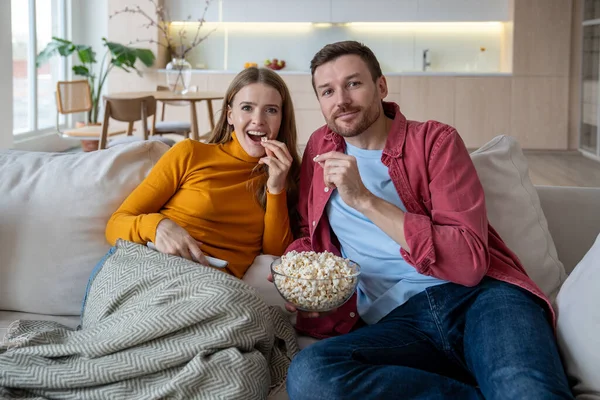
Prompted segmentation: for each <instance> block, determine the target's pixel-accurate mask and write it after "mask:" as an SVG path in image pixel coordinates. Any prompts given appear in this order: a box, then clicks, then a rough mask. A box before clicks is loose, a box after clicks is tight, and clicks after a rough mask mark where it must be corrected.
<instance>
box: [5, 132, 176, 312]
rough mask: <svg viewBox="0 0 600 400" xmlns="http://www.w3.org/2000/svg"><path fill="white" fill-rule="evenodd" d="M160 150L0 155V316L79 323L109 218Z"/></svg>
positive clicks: (132, 147) (140, 146)
mask: <svg viewBox="0 0 600 400" xmlns="http://www.w3.org/2000/svg"><path fill="white" fill-rule="evenodd" d="M167 150H168V146H166V145H165V144H163V143H160V142H157V141H145V142H139V143H132V144H128V145H123V146H117V147H114V148H112V149H108V150H102V151H94V152H90V153H36V152H24V151H11V150H8V151H2V152H0V176H1V177H2V179H0V193H2V196H0V255H1V257H0V310H11V311H22V312H30V313H38V314H54V315H79V312H80V309H81V301H82V299H83V294H84V291H85V288H86V283H87V279H88V277H89V275H90V272H91V271H92V269H93V268H94V266H95V264H96V263H97V262H98V261H99V260H100V259H101V258H102V256H103V255H104V254H105V253H106V252H107V251H108V249H109V247H110V246H109V244H108V243H107V242H106V239H105V237H104V230H105V227H106V223H107V221H108V219H109V217H110V216H111V214H112V213H113V212H114V211H115V210H116V209H117V207H118V206H119V205H120V204H121V203H122V202H123V200H124V199H125V197H126V196H127V195H129V193H131V191H132V190H133V189H134V188H135V187H136V186H137V185H138V184H139V183H140V182H141V181H142V180H143V179H144V177H145V176H146V174H147V173H148V172H149V170H150V168H151V167H152V166H153V165H154V164H155V163H156V161H157V160H158V158H159V157H160V156H161V155H162V154H163V153H164V152H165V151H167Z"/></svg>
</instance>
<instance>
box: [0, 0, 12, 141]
mask: <svg viewBox="0 0 600 400" xmlns="http://www.w3.org/2000/svg"><path fill="white" fill-rule="evenodd" d="M0 50H2V54H4V57H0V88H2V90H0V104H1V105H2V106H1V107H0V123H1V125H0V149H9V148H11V147H12V143H13V133H12V132H13V122H12V119H13V106H12V104H13V89H12V86H13V84H12V74H13V73H12V56H11V55H12V44H11V28H10V1H7V0H5V1H0Z"/></svg>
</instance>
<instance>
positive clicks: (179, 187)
mask: <svg viewBox="0 0 600 400" xmlns="http://www.w3.org/2000/svg"><path fill="white" fill-rule="evenodd" d="M257 162H258V158H254V157H251V156H249V155H248V154H247V153H246V152H245V151H244V149H243V148H242V146H241V145H240V143H239V142H238V140H237V138H236V137H235V134H233V139H232V140H231V141H229V142H228V143H226V144H219V145H216V144H205V143H201V142H196V141H192V140H189V139H187V140H183V141H181V142H179V143H177V144H176V145H175V146H173V147H172V148H171V149H170V150H169V151H168V152H167V153H165V154H164V155H163V156H162V157H161V158H160V160H159V161H158V162H157V164H156V165H155V166H154V167H153V168H152V170H151V171H150V173H149V174H148V176H147V177H146V179H144V181H143V182H142V183H141V184H140V185H139V186H138V187H137V188H136V189H135V190H134V191H133V192H132V193H131V194H130V195H129V197H127V199H126V200H125V201H124V202H123V204H122V205H121V206H120V207H119V209H118V210H117V211H116V212H115V213H114V214H113V215H112V217H111V218H110V220H109V221H108V225H107V226H106V238H107V240H108V241H109V242H110V243H111V244H113V245H114V244H115V242H116V241H117V239H119V238H121V239H125V240H129V241H131V242H135V243H140V244H146V243H147V242H150V241H151V242H153V241H154V239H155V236H156V227H157V226H158V223H159V222H160V221H162V220H163V219H165V218H169V219H170V220H172V221H174V222H176V223H177V224H178V225H179V226H181V227H182V228H184V229H185V230H187V231H188V232H189V234H190V235H191V236H192V237H193V238H194V239H196V240H198V241H200V242H202V243H203V244H202V246H201V249H202V251H203V252H204V253H205V254H207V255H210V256H213V257H217V258H221V259H224V260H227V261H229V266H228V268H227V269H228V270H229V272H230V273H232V274H233V275H235V276H237V277H238V278H241V277H242V276H243V275H244V273H245V272H246V270H247V269H248V267H249V266H250V265H251V264H252V261H253V260H254V258H255V257H256V256H258V255H259V254H260V253H261V252H263V253H265V254H273V255H281V254H283V252H284V251H285V249H286V247H287V246H288V245H289V244H290V243H291V242H292V239H293V238H292V233H291V230H290V224H289V217H288V210H287V198H286V192H285V190H284V191H283V192H281V193H280V194H276V195H274V194H270V193H268V194H267V206H266V211H265V210H263V209H262V207H261V206H260V205H259V204H258V203H257V202H256V200H255V194H254V189H249V187H248V181H249V180H251V179H252V180H255V179H258V177H255V176H254V175H252V170H253V168H254V167H256V165H257Z"/></svg>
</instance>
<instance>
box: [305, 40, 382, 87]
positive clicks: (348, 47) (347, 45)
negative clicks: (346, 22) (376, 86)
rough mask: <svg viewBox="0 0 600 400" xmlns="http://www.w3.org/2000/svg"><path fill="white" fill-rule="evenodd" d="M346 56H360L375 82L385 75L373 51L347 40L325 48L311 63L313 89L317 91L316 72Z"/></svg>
mask: <svg viewBox="0 0 600 400" xmlns="http://www.w3.org/2000/svg"><path fill="white" fill-rule="evenodd" d="M346 55H357V56H359V57H360V58H361V59H362V60H363V61H364V62H365V64H367V67H368V68H369V71H370V72H371V77H372V78H373V82H375V81H376V80H377V78H379V77H381V76H382V75H383V73H382V72H381V66H380V65H379V61H377V57H375V54H373V52H372V51H371V49H370V48H368V47H367V46H365V45H364V44H362V43H359V42H356V41H354V40H346V41H343V42H336V43H331V44H328V45H326V46H325V47H323V48H322V49H321V50H319V52H318V53H317V54H315V56H314V57H313V59H312V60H311V62H310V74H311V77H312V85H313V89H315V92H316V88H315V71H316V69H317V68H318V67H320V66H321V65H323V64H325V63H328V62H330V61H333V60H335V59H337V58H339V57H341V56H346Z"/></svg>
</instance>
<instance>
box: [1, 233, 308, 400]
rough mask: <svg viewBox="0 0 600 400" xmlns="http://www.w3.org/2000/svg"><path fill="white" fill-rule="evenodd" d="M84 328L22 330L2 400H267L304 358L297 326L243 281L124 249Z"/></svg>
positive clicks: (93, 290) (104, 270) (98, 287)
mask: <svg viewBox="0 0 600 400" xmlns="http://www.w3.org/2000/svg"><path fill="white" fill-rule="evenodd" d="M111 251H112V253H111V254H110V255H108V257H107V258H106V260H105V262H104V264H103V265H102V267H101V268H99V270H98V271H95V272H94V274H93V275H94V276H93V277H92V279H90V284H89V286H88V293H87V295H86V300H85V302H84V308H83V314H82V321H81V326H80V328H79V329H78V330H72V329H69V328H67V327H65V326H62V325H60V324H57V323H53V322H43V321H17V322H15V323H14V324H13V325H12V326H11V328H10V329H9V332H8V334H7V336H6V338H5V340H4V341H3V342H2V343H1V344H0V398H3V399H4V398H9V399H10V398H28V399H31V398H42V399H43V398H52V399H103V400H104V399H165V398H166V399H244V400H247V399H264V398H266V397H267V395H268V394H269V392H270V391H271V392H273V391H274V390H281V388H282V387H283V385H284V382H285V376H286V372H287V368H288V366H289V363H290V360H291V358H292V357H293V356H294V355H295V353H296V352H298V347H297V344H296V339H295V335H294V330H293V327H292V326H291V325H290V323H289V321H288V320H287V319H286V318H285V317H284V316H283V313H282V312H281V310H280V309H278V308H271V307H269V306H267V305H266V304H265V303H264V301H263V300H262V299H261V298H260V297H259V295H258V294H257V292H256V291H255V290H254V289H253V288H251V287H250V286H248V285H247V284H245V283H244V282H242V281H241V280H239V279H237V278H235V277H232V276H229V275H227V274H224V273H222V272H219V271H216V270H214V269H212V268H208V267H203V266H200V265H198V264H196V263H193V262H190V261H187V260H184V259H182V258H179V257H173V256H168V255H164V254H160V253H158V252H156V251H153V250H150V249H148V248H146V247H145V246H140V245H137V244H133V243H130V242H125V241H119V243H117V246H116V247H115V248H113V250H111Z"/></svg>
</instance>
